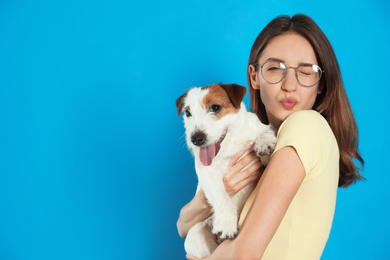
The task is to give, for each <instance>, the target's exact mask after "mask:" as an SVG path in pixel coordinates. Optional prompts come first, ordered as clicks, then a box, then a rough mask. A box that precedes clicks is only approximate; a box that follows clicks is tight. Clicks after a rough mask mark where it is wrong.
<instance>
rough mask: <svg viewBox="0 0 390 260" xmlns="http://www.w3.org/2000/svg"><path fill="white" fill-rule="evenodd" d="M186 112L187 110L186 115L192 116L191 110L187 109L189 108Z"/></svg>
mask: <svg viewBox="0 0 390 260" xmlns="http://www.w3.org/2000/svg"><path fill="white" fill-rule="evenodd" d="M184 112H185V114H186V117H190V116H192V114H191V111H190V110H189V109H187V110H186V111H184Z"/></svg>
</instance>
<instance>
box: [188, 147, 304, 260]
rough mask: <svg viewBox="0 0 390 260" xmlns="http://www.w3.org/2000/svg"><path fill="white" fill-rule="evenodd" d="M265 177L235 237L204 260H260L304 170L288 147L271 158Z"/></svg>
mask: <svg viewBox="0 0 390 260" xmlns="http://www.w3.org/2000/svg"><path fill="white" fill-rule="evenodd" d="M264 174H265V175H264V179H263V181H262V184H261V186H260V187H259V190H258V191H257V195H256V198H255V199H254V201H253V204H252V206H251V209H250V210H249V212H248V215H247V217H246V218H245V221H244V223H243V225H242V228H241V230H240V232H239V233H238V236H237V237H236V238H235V239H234V240H232V241H224V242H223V243H222V244H221V245H220V246H219V247H218V248H217V249H216V250H215V251H214V253H213V254H211V255H210V256H209V257H207V258H206V259H208V260H216V259H218V260H219V259H223V260H227V259H261V257H262V256H263V254H264V251H265V249H266V248H267V246H268V244H269V242H270V241H271V239H272V237H273V236H274V234H275V232H276V230H277V229H278V227H279V224H280V222H281V221H282V219H283V216H284V215H285V213H286V211H287V209H288V207H289V205H290V203H291V201H292V199H293V198H294V196H295V194H296V193H297V191H298V189H299V187H300V185H301V184H302V182H303V179H304V177H305V170H304V167H303V165H302V163H301V161H300V159H299V157H298V154H297V153H296V151H295V149H294V148H293V147H290V146H287V147H284V148H282V149H280V150H279V151H277V152H276V153H275V154H274V155H273V156H272V158H271V161H270V163H269V165H268V166H267V171H266V172H265V173H264ZM187 258H188V259H196V258H193V257H191V256H187Z"/></svg>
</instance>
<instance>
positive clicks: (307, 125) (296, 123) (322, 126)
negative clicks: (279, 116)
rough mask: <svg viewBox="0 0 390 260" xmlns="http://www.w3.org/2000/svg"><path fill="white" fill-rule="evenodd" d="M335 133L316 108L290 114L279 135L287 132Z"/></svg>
mask: <svg viewBox="0 0 390 260" xmlns="http://www.w3.org/2000/svg"><path fill="white" fill-rule="evenodd" d="M291 132H292V133H301V134H305V135H306V134H310V135H312V134H325V133H331V134H333V132H332V130H331V128H330V126H329V124H328V122H327V121H326V119H325V118H324V117H323V116H322V115H321V114H320V113H318V112H317V111H315V110H301V111H297V112H294V113H292V114H291V115H289V116H288V117H287V118H286V120H284V122H283V123H282V125H281V126H280V128H279V131H278V135H281V134H287V133H291Z"/></svg>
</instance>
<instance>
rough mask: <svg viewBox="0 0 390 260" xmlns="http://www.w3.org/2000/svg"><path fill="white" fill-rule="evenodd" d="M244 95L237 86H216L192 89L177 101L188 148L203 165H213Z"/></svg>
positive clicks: (241, 88)
mask: <svg viewBox="0 0 390 260" xmlns="http://www.w3.org/2000/svg"><path fill="white" fill-rule="evenodd" d="M245 93H246V88H245V87H242V86H239V85H236V84H214V85H210V86H206V87H202V88H192V89H189V90H188V91H187V92H186V93H184V94H183V95H182V96H180V97H179V98H178V99H177V100H176V107H177V113H178V116H180V115H181V113H182V112H183V111H184V116H183V117H184V126H185V129H186V140H187V145H188V147H189V148H191V149H192V151H193V153H194V154H195V155H197V154H199V158H200V161H201V162H202V164H203V165H205V166H209V165H211V163H212V161H213V159H214V157H215V156H216V155H217V153H218V151H219V149H220V146H221V143H222V142H223V140H224V138H225V136H226V134H227V132H228V131H229V127H230V126H231V125H233V124H234V123H235V117H236V115H237V112H238V111H239V110H240V107H241V102H242V100H243V98H244V96H245Z"/></svg>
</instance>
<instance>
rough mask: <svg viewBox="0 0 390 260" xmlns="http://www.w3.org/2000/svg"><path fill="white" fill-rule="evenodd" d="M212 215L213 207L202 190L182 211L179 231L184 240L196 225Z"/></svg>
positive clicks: (178, 221)
mask: <svg viewBox="0 0 390 260" xmlns="http://www.w3.org/2000/svg"><path fill="white" fill-rule="evenodd" d="M210 214H211V206H210V204H209V203H208V202H207V200H206V196H205V194H204V192H203V190H202V189H200V190H199V191H198V192H197V193H196V194H195V197H194V198H193V199H192V200H191V201H190V202H189V203H188V204H187V205H185V206H184V207H183V208H182V209H181V210H180V215H179V219H178V220H177V224H176V225H177V230H178V231H179V235H180V236H181V237H182V238H185V237H186V236H187V233H188V231H189V230H190V228H191V227H192V226H194V225H195V224H196V223H199V222H201V221H203V220H205V219H206V218H207V217H208V216H210Z"/></svg>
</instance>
